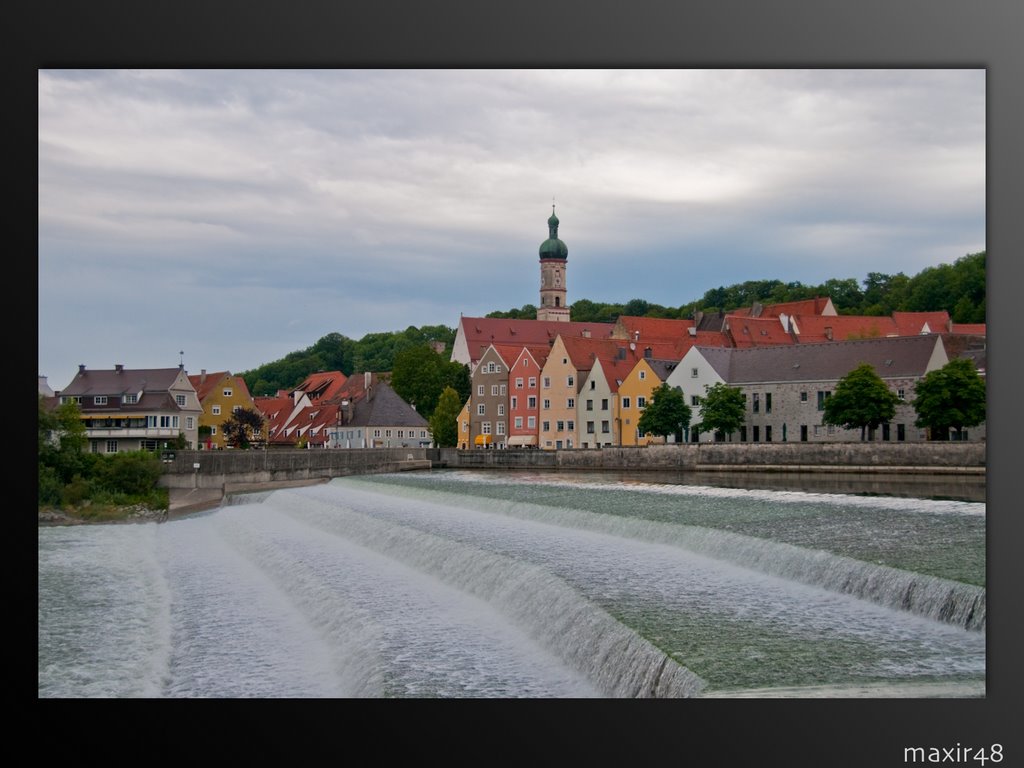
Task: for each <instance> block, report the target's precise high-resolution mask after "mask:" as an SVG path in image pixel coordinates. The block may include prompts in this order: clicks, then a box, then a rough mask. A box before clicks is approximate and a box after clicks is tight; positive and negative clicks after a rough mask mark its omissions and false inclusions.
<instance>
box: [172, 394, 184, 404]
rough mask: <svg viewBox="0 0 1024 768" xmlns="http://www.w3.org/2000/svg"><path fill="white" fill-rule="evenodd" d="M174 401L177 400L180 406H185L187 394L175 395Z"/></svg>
mask: <svg viewBox="0 0 1024 768" xmlns="http://www.w3.org/2000/svg"><path fill="white" fill-rule="evenodd" d="M174 402H176V403H177V404H178V405H180V406H184V405H185V396H184V395H175V396H174Z"/></svg>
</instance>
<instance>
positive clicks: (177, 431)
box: [55, 365, 203, 453]
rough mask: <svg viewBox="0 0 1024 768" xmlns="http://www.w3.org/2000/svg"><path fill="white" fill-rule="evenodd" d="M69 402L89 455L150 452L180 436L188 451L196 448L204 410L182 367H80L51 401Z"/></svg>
mask: <svg viewBox="0 0 1024 768" xmlns="http://www.w3.org/2000/svg"><path fill="white" fill-rule="evenodd" d="M69 400H74V401H75V402H76V403H78V407H79V409H80V410H81V413H82V416H81V417H82V420H83V422H84V424H85V430H86V437H87V439H88V441H89V450H90V451H92V452H93V453H119V452H121V451H140V450H149V451H155V450H158V449H161V448H164V447H168V446H170V445H172V444H173V443H174V442H175V441H177V439H178V437H179V435H182V436H184V439H185V445H186V447H187V448H195V447H196V446H197V444H198V440H199V417H200V415H201V414H202V412H203V409H202V406H201V405H200V404H199V397H198V396H197V395H196V390H195V387H193V386H192V384H191V382H190V381H189V377H188V374H186V373H185V369H184V366H180V365H179V366H178V367H177V368H143V369H135V370H132V369H130V368H125V367H124V366H123V365H115V366H114V368H113V370H95V371H94V370H89V369H87V368H86V367H85V366H84V365H80V366H79V367H78V373H77V374H76V375H75V378H74V379H72V380H71V383H70V384H68V385H67V386H66V387H65V388H64V389H63V390H61V391H60V393H59V397H58V398H56V399H55V402H57V401H59V402H60V403H65V402H68V401H69Z"/></svg>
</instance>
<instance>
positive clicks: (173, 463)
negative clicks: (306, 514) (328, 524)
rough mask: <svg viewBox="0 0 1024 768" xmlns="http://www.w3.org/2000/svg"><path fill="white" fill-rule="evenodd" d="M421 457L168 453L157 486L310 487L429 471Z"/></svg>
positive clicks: (404, 451)
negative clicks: (345, 479)
mask: <svg viewBox="0 0 1024 768" xmlns="http://www.w3.org/2000/svg"><path fill="white" fill-rule="evenodd" d="M426 451H427V449H425V448H365V449H356V450H300V449H296V450H269V451H263V450H254V451H173V452H172V453H173V458H172V459H170V460H165V461H164V473H163V475H161V477H160V481H159V484H160V486H161V487H164V488H172V489H173V488H188V489H193V488H195V489H220V490H223V489H224V488H225V486H227V485H233V486H239V485H246V486H250V485H260V484H265V483H282V482H295V481H316V480H321V479H329V478H332V477H343V476H345V475H367V474H376V473H381V472H401V471H403V470H409V469H429V468H430V466H431V463H430V459H428V458H427V454H426ZM197 465H198V466H197Z"/></svg>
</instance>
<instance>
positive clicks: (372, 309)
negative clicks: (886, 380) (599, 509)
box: [38, 69, 986, 389]
mask: <svg viewBox="0 0 1024 768" xmlns="http://www.w3.org/2000/svg"><path fill="white" fill-rule="evenodd" d="M985 109H986V105H985V73H984V70H982V69H952V70H938V69H898V70H837V69H809V70H785V69H759V70H725V69H720V70H709V71H706V70H693V69H678V70H635V69H626V70H594V69H586V70H569V69H555V70H545V69H533V70H518V71H517V70H502V69H488V70H467V69H452V70H423V69H411V70H403V69H388V70H366V69H357V70H346V69H332V70H212V71H211V70H200V69H188V70H180V71H179V70H142V71H129V70H73V71H62V70H41V71H40V72H39V304H38V311H39V373H40V374H41V375H44V376H47V377H48V379H49V383H50V386H51V387H53V388H54V389H60V388H62V387H64V386H66V385H67V384H68V383H69V382H70V381H71V379H72V378H73V376H74V374H75V372H76V371H77V369H78V365H79V364H82V363H84V364H85V365H87V366H88V367H90V368H112V367H113V366H114V365H115V364H117V363H121V364H124V365H125V366H126V367H129V368H150V367H153V368H163V367H173V366H176V365H178V363H179V360H180V359H181V356H180V354H179V353H182V352H183V359H184V363H185V367H186V369H188V370H189V371H190V372H192V373H198V372H199V371H200V370H201V369H203V368H205V369H207V370H210V371H213V370H230V371H232V372H235V373H239V372H242V371H246V370H249V369H251V368H255V367H257V366H259V365H261V364H263V363H267V362H272V361H275V360H278V359H280V358H281V357H283V356H284V355H286V354H287V353H289V352H293V351H295V350H299V349H304V348H305V347H308V346H310V345H311V344H313V343H315V342H316V341H317V340H318V339H319V338H321V337H322V336H324V335H325V334H327V333H331V332H339V333H342V334H344V335H346V336H349V337H350V338H353V339H359V338H361V337H362V336H363V335H364V334H366V333H370V332H377V331H393V330H401V329H404V328H406V327H408V326H410V325H415V326H420V325H435V324H444V325H448V326H455V325H456V324H457V322H458V318H459V315H460V314H465V315H483V314H486V313H488V312H491V311H493V310H497V309H509V308H511V307H519V306H522V305H523V304H527V303H531V304H536V303H537V302H538V287H539V267H538V264H537V249H538V247H539V245H540V243H541V242H542V241H543V240H544V239H545V238H546V237H547V224H546V220H547V217H548V216H549V215H550V213H551V203H552V199H554V201H555V204H556V206H557V209H556V210H557V214H558V217H559V219H560V221H561V226H560V230H559V235H560V237H561V238H562V239H563V240H564V241H565V243H566V245H567V246H568V248H569V266H568V289H569V297H568V298H569V301H570V303H571V302H572V301H574V300H576V299H580V298H587V299H591V300H594V301H609V302H625V301H628V300H630V299H632V298H643V299H647V300H648V301H652V302H656V303H659V304H664V305H670V306H678V305H681V304H684V303H687V302H690V301H692V300H694V299H697V298H700V297H701V296H702V295H703V294H704V292H705V291H707V290H708V289H710V288H716V287H718V286H724V285H730V284H733V283H738V282H743V281H745V280H755V279H779V280H784V281H800V282H802V283H805V284H816V283H820V282H822V281H824V280H826V279H828V278H832V277H838V278H845V277H852V278H855V279H856V280H858V281H862V280H863V279H864V277H865V276H866V275H867V274H868V273H869V272H884V273H887V274H894V273H897V272H903V273H905V274H907V275H914V274H916V273H917V272H919V271H920V270H922V269H924V268H925V267H928V266H933V265H937V264H941V263H952V262H953V261H955V260H956V259H957V258H959V257H961V256H963V255H965V254H967V253H973V252H976V251H979V250H982V249H984V248H985V247H986V242H985Z"/></svg>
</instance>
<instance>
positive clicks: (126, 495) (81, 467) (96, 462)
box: [38, 397, 168, 522]
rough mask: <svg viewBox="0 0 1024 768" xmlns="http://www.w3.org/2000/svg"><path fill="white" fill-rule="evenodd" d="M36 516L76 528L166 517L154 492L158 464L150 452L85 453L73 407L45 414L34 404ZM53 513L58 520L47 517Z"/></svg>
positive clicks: (164, 497) (163, 497)
mask: <svg viewBox="0 0 1024 768" xmlns="http://www.w3.org/2000/svg"><path fill="white" fill-rule="evenodd" d="M38 425H39V483H38V505H39V509H40V512H41V513H42V511H43V510H50V511H51V514H50V515H49V517H54V518H56V517H68V518H72V519H74V520H78V521H82V522H113V521H117V520H124V519H130V518H132V517H140V516H146V515H147V514H150V513H153V512H166V510H167V508H168V493H167V489H166V488H159V487H157V481H158V479H159V477H160V474H161V465H160V459H159V457H158V456H157V454H156V453H153V452H150V451H128V452H121V453H111V454H103V453H91V452H89V451H87V450H86V445H87V441H86V432H85V426H84V424H83V423H82V419H81V416H80V412H79V408H78V405H77V403H74V402H69V403H65V404H63V405H61V406H60V407H59V408H57V409H56V410H55V411H50V410H47V409H46V408H45V407H44V404H43V398H42V397H40V398H39V422H38ZM57 511H59V513H60V514H52V513H56V512H57Z"/></svg>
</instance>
